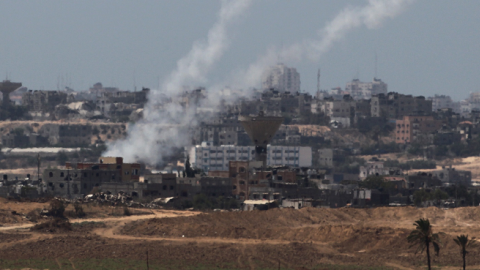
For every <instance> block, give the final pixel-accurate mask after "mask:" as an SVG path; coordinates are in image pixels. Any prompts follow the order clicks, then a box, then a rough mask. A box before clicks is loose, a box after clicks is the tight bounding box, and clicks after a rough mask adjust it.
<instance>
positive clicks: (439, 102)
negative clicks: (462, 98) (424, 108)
mask: <svg viewBox="0 0 480 270" xmlns="http://www.w3.org/2000/svg"><path fill="white" fill-rule="evenodd" d="M428 100H431V101H432V110H433V111H434V112H436V111H437V110H440V109H447V108H450V109H455V108H456V107H458V106H456V105H455V103H456V102H453V100H452V98H451V97H450V96H446V95H435V96H433V97H429V98H428Z"/></svg>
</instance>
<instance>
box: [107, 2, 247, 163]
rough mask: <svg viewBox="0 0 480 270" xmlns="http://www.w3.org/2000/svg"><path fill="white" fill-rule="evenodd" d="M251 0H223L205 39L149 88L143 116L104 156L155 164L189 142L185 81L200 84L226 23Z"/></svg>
mask: <svg viewBox="0 0 480 270" xmlns="http://www.w3.org/2000/svg"><path fill="white" fill-rule="evenodd" d="M251 2H252V0H223V1H222V6H221V9H220V12H219V14H218V19H217V21H216V23H215V24H214V25H213V27H212V28H211V29H210V30H209V32H208V36H207V40H206V41H204V42H202V41H197V42H195V43H194V44H193V46H192V49H191V50H190V52H189V53H188V54H187V55H186V56H185V57H183V58H182V59H180V60H179V61H178V62H177V68H176V69H175V70H174V71H173V72H172V73H171V74H170V76H169V77H168V78H167V79H166V80H165V82H164V83H163V84H162V87H161V89H159V90H156V91H151V93H150V95H149V97H148V100H149V101H148V103H147V104H146V106H145V109H144V112H143V119H142V120H141V121H140V122H139V123H137V124H136V125H134V126H133V127H131V128H129V131H128V135H127V137H126V138H125V139H124V140H119V141H115V142H113V143H111V144H109V145H108V150H107V151H106V153H104V155H105V156H121V157H123V158H124V160H125V161H127V162H132V161H138V162H144V163H147V164H152V165H153V164H158V163H159V162H161V160H162V157H163V156H168V155H170V154H171V153H172V150H173V148H174V147H183V146H185V145H188V144H189V143H190V137H189V135H188V134H189V132H188V128H189V127H191V126H195V125H196V118H195V111H194V109H191V108H184V107H182V105H181V104H179V103H178V102H169V99H170V98H175V97H179V95H180V94H182V93H181V92H182V91H183V86H184V85H186V84H196V85H199V84H204V83H205V82H206V81H207V80H206V75H207V74H208V72H209V71H210V70H211V68H212V67H213V65H214V64H215V63H216V62H217V61H218V60H219V59H220V57H221V56H222V55H223V53H224V52H225V50H226V49H227V47H228V45H229V40H230V39H229V36H228V33H227V29H228V27H229V26H230V25H231V24H232V23H233V22H234V21H235V20H236V19H237V18H238V17H240V16H241V15H242V14H243V12H244V11H246V10H247V9H248V7H249V6H250V4H251Z"/></svg>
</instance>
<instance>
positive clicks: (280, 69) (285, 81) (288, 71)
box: [262, 64, 300, 93]
mask: <svg viewBox="0 0 480 270" xmlns="http://www.w3.org/2000/svg"><path fill="white" fill-rule="evenodd" d="M262 87H263V89H270V88H274V89H276V90H279V91H281V92H290V93H296V92H300V74H299V73H298V72H297V69H296V68H290V67H287V66H285V65H284V64H278V65H275V66H272V67H270V68H269V69H268V70H267V71H266V72H265V74H264V75H263V79H262Z"/></svg>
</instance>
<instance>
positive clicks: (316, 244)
mask: <svg viewBox="0 0 480 270" xmlns="http://www.w3.org/2000/svg"><path fill="white" fill-rule="evenodd" d="M9 204H11V202H9ZM21 204H25V206H22V208H20V206H17V209H31V208H33V207H29V206H28V204H31V203H19V204H18V205H21ZM94 209H96V210H98V211H99V212H98V213H96V214H92V213H90V215H94V216H97V218H88V217H87V218H86V219H71V220H70V223H71V224H70V225H66V226H63V225H65V224H63V223H62V224H63V225H62V224H60V225H61V226H60V225H59V224H57V223H56V221H54V220H51V219H49V220H47V222H44V223H43V224H41V225H37V226H36V228H35V229H31V230H30V228H27V227H25V229H23V230H20V231H18V230H17V231H12V230H10V231H8V230H6V229H7V228H6V224H5V225H4V227H0V228H1V229H0V230H2V231H3V233H1V234H0V239H2V242H1V244H0V249H1V252H0V268H2V269H3V268H10V269H14V268H22V267H32V268H35V267H36V268H37V269H59V268H60V267H61V268H62V269H119V268H120V269H125V268H127V269H130V268H132V269H133V268H135V269H147V267H146V253H147V251H148V254H149V255H148V256H149V268H150V269H278V266H279V265H280V269H332V268H335V269H422V267H423V266H424V264H425V258H424V255H421V254H415V253H414V250H413V249H409V248H408V247H409V245H408V243H407V241H406V236H407V235H408V233H409V231H411V230H412V229H413V226H412V224H413V221H414V220H416V219H418V218H429V219H430V221H431V222H432V223H433V226H434V230H435V231H443V232H445V233H446V236H445V237H443V239H442V240H443V242H444V247H443V248H442V250H441V253H440V256H439V257H434V258H433V265H434V266H435V267H437V268H438V269H456V268H455V267H458V266H460V265H461V257H460V256H459V252H458V250H457V246H456V245H455V243H454V242H453V240H452V239H453V236H456V235H459V234H469V235H470V236H477V237H478V236H480V225H479V221H480V208H478V207H467V208H457V209H450V210H442V209H438V208H423V209H417V208H413V207H404V208H375V209H352V208H341V209H314V208H305V209H301V210H293V209H272V210H269V211H252V212H214V213H201V214H199V213H196V212H188V211H186V212H183V211H167V210H153V211H152V212H151V213H152V214H150V215H131V216H118V217H115V216H112V215H106V214H107V213H106V212H104V210H102V208H101V207H99V208H93V207H92V209H91V210H90V211H92V212H93V211H95V210H94ZM85 211H87V213H88V208H85ZM102 211H103V212H102ZM103 215H106V217H102V216H103ZM60 223H61V222H60ZM26 225H28V224H26ZM57 225H58V226H57ZM479 255H480V252H479V251H478V250H472V251H471V253H470V254H469V255H468V262H469V265H477V267H478V266H480V256H479ZM120 265H121V266H120Z"/></svg>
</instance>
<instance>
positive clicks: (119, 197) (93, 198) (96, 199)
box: [55, 192, 173, 209]
mask: <svg viewBox="0 0 480 270" xmlns="http://www.w3.org/2000/svg"><path fill="white" fill-rule="evenodd" d="M55 199H57V200H60V201H62V202H63V203H65V204H75V203H80V204H82V203H96V204H99V205H111V206H128V207H134V208H153V209H155V208H163V207H162V205H163V204H165V203H168V202H169V201H170V200H172V199H173V198H158V199H155V200H153V201H151V202H149V203H140V202H135V201H133V197H132V196H130V195H128V194H126V193H125V192H119V193H117V194H116V195H115V194H111V193H108V192H98V193H94V194H88V195H86V196H85V197H84V198H76V199H66V198H61V197H55Z"/></svg>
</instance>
